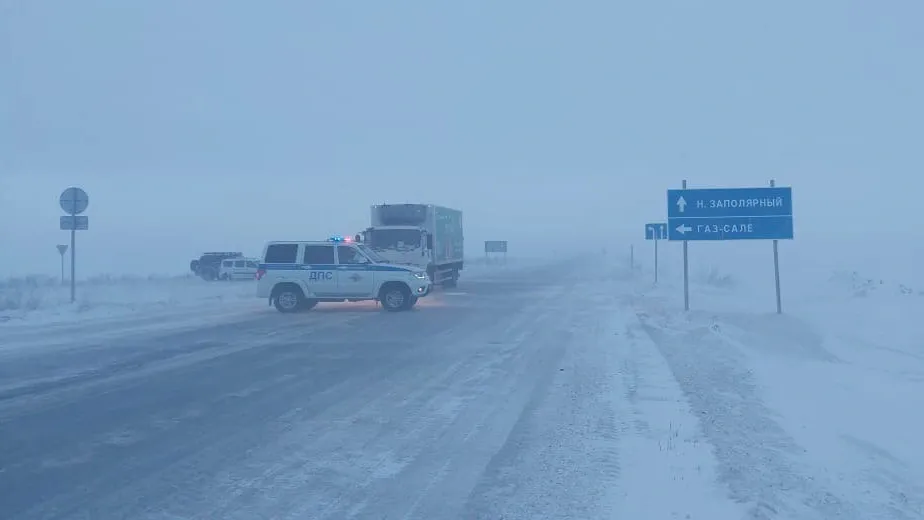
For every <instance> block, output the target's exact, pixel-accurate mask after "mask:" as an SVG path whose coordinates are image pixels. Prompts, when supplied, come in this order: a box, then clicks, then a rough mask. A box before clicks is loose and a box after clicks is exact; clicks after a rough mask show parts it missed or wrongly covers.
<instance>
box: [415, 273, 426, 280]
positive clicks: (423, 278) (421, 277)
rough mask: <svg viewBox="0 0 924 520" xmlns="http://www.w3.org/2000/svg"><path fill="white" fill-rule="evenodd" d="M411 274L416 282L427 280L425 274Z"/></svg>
mask: <svg viewBox="0 0 924 520" xmlns="http://www.w3.org/2000/svg"><path fill="white" fill-rule="evenodd" d="M413 274H414V278H417V279H418V280H426V279H427V273H413Z"/></svg>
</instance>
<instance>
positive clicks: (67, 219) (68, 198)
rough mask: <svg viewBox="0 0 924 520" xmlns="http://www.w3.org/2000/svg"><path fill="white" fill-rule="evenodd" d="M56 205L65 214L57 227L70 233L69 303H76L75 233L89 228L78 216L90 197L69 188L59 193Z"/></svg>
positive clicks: (88, 224)
mask: <svg viewBox="0 0 924 520" xmlns="http://www.w3.org/2000/svg"><path fill="white" fill-rule="evenodd" d="M58 203H59V204H60V205H61V209H62V210H64V212H65V213H67V216H64V217H61V223H60V226H59V227H60V228H61V230H62V231H70V232H71V247H70V249H71V303H74V302H75V301H77V276H76V275H77V231H85V230H87V229H89V228H90V219H89V218H88V217H86V216H78V215H80V214H81V213H83V212H84V211H86V210H87V206H89V205H90V197H89V196H88V195H87V192H85V191H83V190H82V189H80V188H74V187H71V188H68V189H66V190H64V191H63V192H62V193H61V197H60V198H59V199H58ZM61 257H62V258H61V260H62V262H63V261H64V253H61ZM62 278H63V275H62Z"/></svg>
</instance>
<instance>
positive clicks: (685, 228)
mask: <svg viewBox="0 0 924 520" xmlns="http://www.w3.org/2000/svg"><path fill="white" fill-rule="evenodd" d="M687 231H693V228H691V227H690V226H688V225H686V224H681V225H679V226H677V232H678V233H680V234H681V235H683V234H685V233H686V232H687Z"/></svg>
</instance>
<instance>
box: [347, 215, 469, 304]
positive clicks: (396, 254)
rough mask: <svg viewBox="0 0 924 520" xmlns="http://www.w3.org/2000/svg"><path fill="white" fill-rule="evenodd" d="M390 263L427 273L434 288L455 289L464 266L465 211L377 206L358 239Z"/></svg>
mask: <svg viewBox="0 0 924 520" xmlns="http://www.w3.org/2000/svg"><path fill="white" fill-rule="evenodd" d="M356 240H357V241H360V242H362V243H363V244H365V245H366V246H368V247H369V248H370V249H372V250H373V251H375V252H376V253H378V254H379V255H380V256H382V257H383V258H385V259H386V260H387V261H388V262H389V263H392V264H399V265H411V266H415V267H419V268H421V269H424V270H426V272H427V275H428V276H429V277H430V281H431V282H432V283H433V285H442V286H444V287H455V286H456V284H457V283H458V280H459V273H460V272H461V271H462V267H463V264H464V242H463V236H462V212H461V211H459V210H456V209H452V208H447V207H443V206H437V205H434V204H377V205H373V206H372V225H371V226H370V227H368V228H366V230H365V231H363V232H362V233H360V234H358V235H357V236H356Z"/></svg>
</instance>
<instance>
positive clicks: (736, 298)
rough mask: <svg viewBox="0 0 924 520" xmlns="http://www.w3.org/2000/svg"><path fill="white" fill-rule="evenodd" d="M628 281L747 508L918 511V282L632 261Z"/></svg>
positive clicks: (923, 303) (796, 514)
mask: <svg viewBox="0 0 924 520" xmlns="http://www.w3.org/2000/svg"><path fill="white" fill-rule="evenodd" d="M631 278H632V281H631V282H630V283H628V284H627V285H630V286H631V289H629V290H628V291H627V292H628V293H629V294H630V296H628V297H627V299H629V300H631V302H632V306H633V308H634V311H635V312H636V314H637V315H638V317H639V321H640V323H641V324H642V326H643V329H644V330H645V332H646V334H647V336H648V337H649V338H651V340H652V341H653V342H654V344H655V345H656V347H657V349H658V351H659V352H660V354H661V356H662V357H663V359H664V360H666V362H667V365H669V366H670V370H671V372H672V373H673V376H674V379H675V380H676V381H677V382H678V383H679V385H680V387H681V388H682V390H683V394H684V395H685V397H686V400H687V401H688V402H689V403H690V405H691V407H692V409H693V412H694V413H695V415H696V416H698V417H700V431H701V433H702V434H703V436H704V439H705V440H706V441H707V442H709V443H710V444H711V445H712V446H713V448H714V451H715V453H716V457H717V460H718V475H719V479H720V481H721V482H722V483H723V484H724V485H726V486H727V487H728V489H729V492H730V493H731V495H732V497H733V498H734V499H736V500H738V501H741V502H743V503H746V504H748V505H749V508H750V514H751V515H752V516H754V517H757V518H770V517H779V518H792V519H802V518H813V519H814V518H844V519H857V520H861V519H862V520H865V519H869V518H921V517H922V515H924V448H922V446H921V443H920V439H919V437H920V430H921V428H922V427H924V416H922V415H921V413H920V407H921V402H922V398H921V396H922V395H924V320H921V318H920V317H921V316H924V293H922V292H921V290H920V289H918V288H914V287H912V286H911V284H907V283H904V282H902V281H900V280H889V279H880V278H878V277H870V276H864V275H863V274H862V273H858V272H854V271H851V270H842V271H835V272H828V273H826V274H824V275H822V274H821V273H819V272H818V271H817V270H815V272H812V273H809V272H807V271H802V272H798V273H790V278H789V279H786V278H785V277H784V279H783V287H782V289H783V309H784V314H782V315H777V314H776V313H775V294H774V289H773V280H772V274H771V276H770V277H768V278H769V279H767V280H754V279H751V278H749V279H746V280H742V279H740V278H736V277H734V276H729V275H727V274H723V273H722V272H720V271H719V270H717V269H702V270H695V271H693V273H692V282H691V285H690V304H691V312H689V313H685V312H683V289H682V285H681V284H679V283H678V280H677V277H676V276H671V275H669V276H667V277H665V278H666V280H663V279H662V280H663V281H662V283H661V284H659V286H657V287H655V286H653V284H652V279H653V276H652V273H651V272H648V271H644V272H636V273H634V274H633V276H632V277H631Z"/></svg>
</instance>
